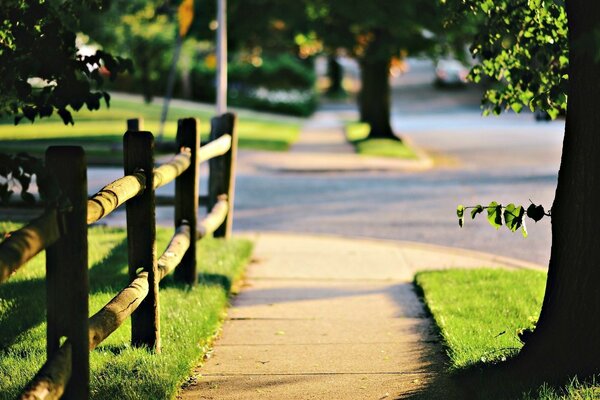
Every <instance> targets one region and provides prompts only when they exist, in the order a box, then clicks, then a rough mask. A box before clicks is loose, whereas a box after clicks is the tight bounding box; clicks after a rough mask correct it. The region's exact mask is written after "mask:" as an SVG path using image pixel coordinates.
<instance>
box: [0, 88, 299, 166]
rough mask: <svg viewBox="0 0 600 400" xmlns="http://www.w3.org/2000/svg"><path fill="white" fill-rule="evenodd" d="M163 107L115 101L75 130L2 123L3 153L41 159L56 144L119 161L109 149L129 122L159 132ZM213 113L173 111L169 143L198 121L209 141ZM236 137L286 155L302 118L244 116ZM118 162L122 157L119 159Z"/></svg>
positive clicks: (80, 118)
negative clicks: (182, 122) (189, 121)
mask: <svg viewBox="0 0 600 400" xmlns="http://www.w3.org/2000/svg"><path fill="white" fill-rule="evenodd" d="M160 113H161V105H159V104H144V103H142V102H136V101H132V100H125V99H113V100H112V101H111V106H110V108H106V107H103V108H101V109H100V110H97V111H88V110H87V109H85V108H83V109H82V110H81V111H80V112H78V113H75V114H74V119H75V125H64V124H63V122H62V121H61V120H60V118H59V117H58V116H57V115H53V116H52V117H50V118H43V119H39V120H36V122H35V123H34V124H32V123H30V122H29V121H28V120H22V121H21V123H19V125H17V126H15V125H14V124H13V120H12V119H4V120H0V148H2V151H4V152H19V151H27V152H29V153H34V154H42V153H43V152H44V151H45V149H46V147H47V146H49V145H54V144H80V145H82V146H84V147H85V149H86V151H87V153H88V154H90V155H91V156H93V157H96V158H98V159H100V158H101V157H103V156H104V157H107V158H111V156H113V157H114V152H113V151H111V148H110V145H111V144H115V143H121V142H122V140H123V133H125V130H126V120H127V119H129V118H143V119H144V129H145V130H149V131H151V132H152V133H154V134H155V135H156V134H157V133H158V125H159V120H160ZM213 116H214V113H213V112H211V111H208V110H206V107H199V108H198V109H193V108H187V107H186V108H183V107H173V106H172V107H171V108H170V110H169V116H168V122H167V124H166V126H165V139H166V140H174V138H175V133H176V130H177V119H179V118H186V117H195V118H198V119H199V120H200V132H201V134H202V138H203V140H207V139H208V133H209V130H210V118H211V117H213ZM237 132H238V134H239V146H240V148H251V149H259V150H273V151H285V150H287V149H288V147H289V146H290V145H291V143H293V142H294V141H295V140H296V139H297V137H298V135H299V132H300V122H299V120H297V119H289V118H288V119H286V118H281V117H272V118H271V117H268V116H264V115H261V114H255V113H243V112H242V113H240V114H239V117H238V127H237ZM116 156H117V157H118V158H117V161H120V160H121V158H122V156H121V155H120V154H118V155H116Z"/></svg>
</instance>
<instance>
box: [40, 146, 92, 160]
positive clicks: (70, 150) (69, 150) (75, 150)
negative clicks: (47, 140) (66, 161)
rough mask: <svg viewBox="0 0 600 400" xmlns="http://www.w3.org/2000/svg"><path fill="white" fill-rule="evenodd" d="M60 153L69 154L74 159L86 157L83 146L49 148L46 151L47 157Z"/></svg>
mask: <svg viewBox="0 0 600 400" xmlns="http://www.w3.org/2000/svg"><path fill="white" fill-rule="evenodd" d="M56 152H60V153H63V154H65V153H66V154H68V155H70V156H72V157H84V156H85V152H84V151H83V147H81V146H49V147H48V148H47V149H46V155H51V154H53V153H56Z"/></svg>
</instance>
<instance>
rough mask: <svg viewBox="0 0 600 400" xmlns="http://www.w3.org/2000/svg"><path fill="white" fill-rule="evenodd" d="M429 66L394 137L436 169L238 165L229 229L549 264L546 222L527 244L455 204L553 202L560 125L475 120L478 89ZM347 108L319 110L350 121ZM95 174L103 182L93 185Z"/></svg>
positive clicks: (163, 215)
mask: <svg viewBox="0 0 600 400" xmlns="http://www.w3.org/2000/svg"><path fill="white" fill-rule="evenodd" d="M426 68H430V67H428V66H427V65H426V64H425V65H423V64H419V65H417V68H415V70H414V71H413V72H412V73H414V74H415V75H414V76H415V77H416V79H409V78H410V76H408V75H407V76H408V78H407V76H405V77H402V78H400V79H399V80H398V81H396V82H395V89H394V97H393V123H394V127H395V128H396V130H397V132H398V133H400V134H402V135H405V136H407V137H410V138H411V139H412V140H413V141H414V142H415V143H417V144H418V145H419V146H421V147H423V148H425V149H426V150H428V151H430V152H431V153H432V154H434V156H436V157H438V161H440V164H441V167H440V168H437V169H434V170H431V171H428V172H405V173H402V172H386V173H382V172H368V173H356V172H351V173H348V172H346V173H277V172H268V171H260V170H256V169H254V168H250V167H247V166H245V165H244V163H243V162H241V165H240V168H239V171H238V180H237V193H236V211H235V218H234V229H236V230H238V231H292V232H299V233H330V234H340V235H346V236H359V237H372V238H381V239H392V240H409V241H418V242H427V243H433V244H440V245H447V246H456V247H463V248H468V249H474V250H480V251H487V252H491V253H495V254H499V255H505V256H512V257H516V258H520V259H524V260H527V261H531V262H537V263H540V264H546V263H547V261H548V256H549V249H550V224H549V222H548V221H541V222H539V223H537V224H533V223H532V224H529V238H527V239H524V238H522V236H521V235H520V234H519V233H511V232H509V231H507V230H506V229H501V230H499V231H496V230H494V229H493V228H492V227H490V226H489V225H488V224H487V222H486V221H485V220H484V219H482V218H480V219H479V220H476V221H470V220H469V221H467V224H466V227H465V228H463V229H462V230H461V229H459V228H458V224H457V222H456V217H455V208H456V205H458V204H465V205H474V204H478V203H482V204H485V203H487V202H490V201H492V200H496V201H501V202H505V203H507V202H515V203H517V202H519V203H522V204H527V203H528V202H529V199H531V200H532V201H534V202H537V203H542V204H544V205H548V206H549V205H551V202H552V199H553V196H554V189H555V185H556V174H557V171H558V165H559V160H560V149H561V141H562V133H563V126H564V122H563V121H556V122H552V123H538V122H535V121H534V119H533V117H532V116H531V114H525V115H520V116H516V115H510V114H507V115H503V116H501V117H486V118H484V117H481V116H480V112H479V108H478V104H479V93H478V92H477V91H475V90H463V91H447V90H442V91H439V90H435V89H434V88H433V87H432V86H431V85H430V84H429V83H428V82H427V79H426V77H427V76H428V75H427V73H426ZM409 74H410V73H409ZM353 108H354V107H353V106H352V105H341V106H339V105H338V106H331V107H326V108H325V109H326V110H327V109H329V110H331V112H336V113H338V114H339V115H345V116H352V115H356V113H355V111H354V109H353ZM241 155H242V157H241V158H242V161H243V158H244V152H242V154H241ZM107 172H108V173H109V174H110V173H111V171H110V170H109V171H107V170H104V171H102V172H93V173H92V176H91V177H90V183H91V186H94V182H95V183H96V184H97V185H98V186H100V185H101V183H102V182H103V181H105V180H106V179H107V178H106V175H105V174H106V173H107ZM94 173H96V174H97V175H96V176H100V175H102V177H101V178H100V177H98V178H97V179H95V178H94V175H93V174H94ZM112 173H113V174H114V175H115V176H118V175H119V173H120V171H118V170H113V172H112ZM163 190H164V191H165V192H168V191H169V190H172V189H171V188H168V187H167V188H165V189H163ZM158 216H159V222H161V223H164V224H170V223H171V220H172V214H171V211H170V210H169V209H160V210H159V212H158ZM123 218H124V213H116V214H115V216H114V217H113V218H112V219H111V220H110V221H112V222H113V223H122V222H123Z"/></svg>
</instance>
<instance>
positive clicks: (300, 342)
mask: <svg viewBox="0 0 600 400" xmlns="http://www.w3.org/2000/svg"><path fill="white" fill-rule="evenodd" d="M252 239H253V240H254V242H255V246H256V247H255V252H254V262H253V263H252V264H251V265H250V267H249V270H248V272H247V280H246V283H245V287H244V288H243V289H242V291H241V293H240V294H239V295H238V296H237V297H236V298H235V299H234V302H233V307H232V308H231V309H230V311H229V316H228V318H227V320H226V322H225V324H224V328H223V333H222V335H221V338H220V339H219V340H218V341H217V342H216V347H215V350H214V353H213V354H212V356H211V357H210V358H209V359H208V360H207V362H206V363H205V365H204V366H202V368H199V369H198V370H197V371H196V375H197V379H196V382H195V383H194V384H192V385H190V386H189V387H187V388H186V389H185V390H184V391H183V393H182V394H181V398H183V399H219V400H221V399H224V400H225V399H239V398H243V399H339V400H341V399H353V400H354V399H387V398H389V399H395V398H406V397H410V396H411V395H417V394H419V392H420V391H421V390H423V389H424V388H425V387H428V398H436V396H437V398H444V397H445V396H446V393H445V392H444V385H443V384H440V380H442V381H443V378H444V377H443V369H444V355H443V354H442V351H441V348H440V346H439V343H438V342H437V338H436V336H435V334H434V330H433V327H432V323H431V321H430V319H429V318H427V316H426V314H425V312H424V309H423V307H422V305H421V303H420V301H419V300H418V298H417V296H416V294H415V292H414V290H413V285H412V278H413V275H414V273H415V272H416V271H418V270H421V269H435V268H446V267H466V268H469V267H480V266H488V267H507V268H519V267H532V266H534V265H532V264H525V263H520V262H519V261H516V260H511V259H501V258H498V257H494V256H490V255H486V254H482V253H476V252H468V251H459V250H456V249H447V248H443V247H437V246H429V245H421V244H414V243H401V242H386V241H375V240H360V239H344V238H339V237H332V236H304V235H295V234H269V233H261V234H255V235H252ZM432 387H434V388H436V389H435V390H434V391H433V393H434V394H433V395H432V394H431V393H432V392H431V390H432V389H431V388H432ZM432 396H433V397H432Z"/></svg>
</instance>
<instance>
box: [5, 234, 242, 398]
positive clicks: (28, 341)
mask: <svg viewBox="0 0 600 400" xmlns="http://www.w3.org/2000/svg"><path fill="white" fill-rule="evenodd" d="M14 228H15V226H14V225H11V224H6V223H5V224H0V230H2V231H7V230H12V229H14ZM171 234H172V232H171V230H169V229H161V228H158V230H157V236H158V243H157V247H158V249H159V252H160V251H162V249H164V248H165V246H166V244H167V242H168V240H169V239H170V237H171ZM251 250H252V244H251V243H250V242H249V241H247V240H238V239H234V240H230V241H223V240H215V239H210V238H207V239H203V240H202V241H201V242H200V243H199V249H198V252H199V254H198V256H199V270H200V277H199V281H200V283H199V284H198V286H196V287H193V288H191V287H189V286H186V285H183V284H179V283H175V282H174V281H173V279H172V278H171V277H167V278H165V279H164V281H163V282H161V290H160V303H161V336H162V343H163V348H162V353H161V354H160V355H155V354H151V353H150V352H148V350H146V349H140V348H131V346H130V345H129V340H130V331H131V322H130V320H127V321H126V322H125V323H124V324H123V326H121V327H120V328H119V329H118V330H117V331H115V332H114V333H113V334H112V335H111V336H110V337H109V338H108V339H107V340H106V341H105V342H103V343H102V344H101V345H100V346H99V347H98V348H97V349H96V350H94V351H93V352H92V353H91V390H92V396H91V398H92V399H107V400H108V399H117V398H118V399H168V398H173V397H174V396H175V395H176V393H177V391H178V390H179V388H180V387H181V385H182V384H183V383H184V382H185V380H186V379H187V378H188V377H189V375H190V373H191V371H192V369H193V368H194V367H195V366H196V365H197V364H198V363H199V362H200V361H201V360H202V358H203V356H204V355H205V354H206V352H207V351H208V350H209V346H210V343H211V341H212V339H213V338H214V336H215V334H216V333H217V332H218V330H219V327H220V324H221V321H222V319H223V316H224V312H225V309H226V307H227V305H228V298H229V295H230V293H231V288H232V285H233V283H234V282H235V281H236V279H238V278H239V277H240V276H241V274H242V273H243V270H244V267H245V265H246V264H247V262H248V259H249V257H250V254H251ZM89 263H90V313H91V314H93V313H95V312H96V311H97V310H98V309H100V308H101V307H102V306H103V305H104V304H105V303H106V302H108V301H109V300H110V299H111V298H112V297H113V296H114V295H115V294H116V293H117V292H118V290H120V289H121V288H122V287H124V286H125V285H126V284H127V283H128V277H127V241H126V233H125V231H124V230H123V229H116V228H102V227H95V228H91V229H90V235H89ZM45 299H46V293H45V283H44V256H42V255H40V256H37V257H36V258H35V259H33V260H32V261H31V262H30V263H29V264H28V265H27V266H25V267H24V268H23V269H22V270H20V271H19V272H18V273H17V274H16V275H15V276H13V277H12V278H11V279H10V280H9V281H8V282H6V283H4V284H3V285H0V332H2V335H1V336H0V399H14V398H16V397H17V395H18V393H19V392H20V390H21V389H22V388H23V387H24V385H25V384H26V383H27V382H28V381H29V380H30V379H31V378H32V377H33V376H34V374H35V373H36V372H37V370H38V369H39V368H40V367H41V366H42V364H43V363H44V361H45V359H46V337H45V331H46V324H45V319H46V317H45Z"/></svg>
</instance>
